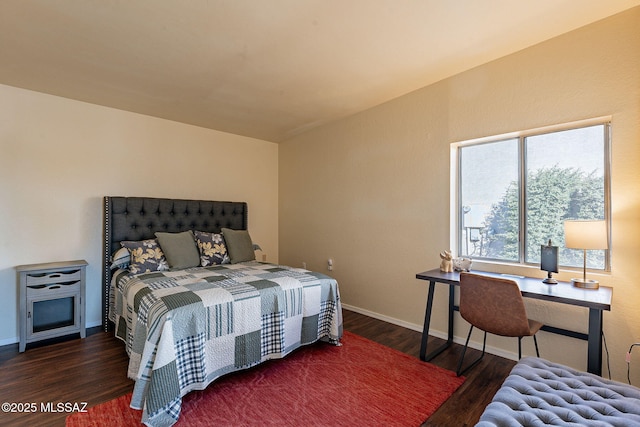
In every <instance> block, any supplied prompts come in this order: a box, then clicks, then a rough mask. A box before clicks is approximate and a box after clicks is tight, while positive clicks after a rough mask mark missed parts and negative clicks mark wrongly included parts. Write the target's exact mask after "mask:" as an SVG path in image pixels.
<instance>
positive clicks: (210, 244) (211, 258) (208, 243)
mask: <svg viewBox="0 0 640 427" xmlns="http://www.w3.org/2000/svg"><path fill="white" fill-rule="evenodd" d="M193 235H194V236H195V238H196V243H197V244H198V251H199V252H200V265H201V266H202V267H206V266H209V265H219V264H229V262H230V260H229V254H228V252H227V245H226V244H225V242H224V238H223V237H222V234H217V233H205V232H204V231H194V232H193Z"/></svg>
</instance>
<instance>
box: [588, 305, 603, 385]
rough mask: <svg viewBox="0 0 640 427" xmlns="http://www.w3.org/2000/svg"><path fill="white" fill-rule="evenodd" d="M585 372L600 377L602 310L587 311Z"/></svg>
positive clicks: (591, 309)
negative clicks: (587, 330) (587, 338)
mask: <svg viewBox="0 0 640 427" xmlns="http://www.w3.org/2000/svg"><path fill="white" fill-rule="evenodd" d="M587 372H590V373H592V374H596V375H602V310H598V309H596V308H590V309H589V340H588V344H587Z"/></svg>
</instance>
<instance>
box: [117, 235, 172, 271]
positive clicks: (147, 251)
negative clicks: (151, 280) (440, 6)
mask: <svg viewBox="0 0 640 427" xmlns="http://www.w3.org/2000/svg"><path fill="white" fill-rule="evenodd" d="M120 245H121V246H122V247H123V248H127V249H128V250H129V253H131V264H129V271H130V272H131V273H133V274H140V273H150V272H152V271H163V270H168V269H169V264H168V263H167V259H166V258H165V256H164V253H163V252H162V249H160V245H159V244H158V241H157V240H156V239H149V240H140V241H137V242H134V241H123V242H120Z"/></svg>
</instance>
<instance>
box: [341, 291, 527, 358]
mask: <svg viewBox="0 0 640 427" xmlns="http://www.w3.org/2000/svg"><path fill="white" fill-rule="evenodd" d="M342 307H343V308H344V309H346V310H349V311H353V312H356V313H359V314H363V315H365V316H369V317H373V318H374V319H378V320H382V321H383V322H387V323H391V324H392V325H397V326H401V327H403V328H407V329H411V330H412V331H418V332H422V325H417V324H415V323H410V322H405V321H404V320H400V319H396V318H394V317H389V316H385V315H383V314H380V313H376V312H373V311H369V310H365V309H363V308H360V307H355V306H353V305H349V304H344V303H343V304H342ZM474 333H475V331H474ZM429 335H431V336H434V337H436V338H440V339H443V340H446V339H447V333H446V332H443V331H434V330H433V329H431V331H429ZM514 339H515V338H514ZM465 340H466V337H464V338H461V337H456V336H454V337H453V342H454V343H456V344H460V345H464V342H465ZM469 347H471V348H474V349H476V350H482V343H480V342H475V341H473V340H472V341H470V342H469ZM485 351H486V352H487V353H490V354H493V355H495V356H500V357H504V358H505V359H509V360H515V361H517V360H518V355H517V354H516V353H515V352H510V351H506V350H504V349H501V348H497V347H493V346H487V347H486V349H485Z"/></svg>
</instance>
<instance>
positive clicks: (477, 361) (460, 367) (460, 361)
mask: <svg viewBox="0 0 640 427" xmlns="http://www.w3.org/2000/svg"><path fill="white" fill-rule="evenodd" d="M471 332H473V325H471V327H470V328H469V334H468V335H467V341H466V342H465V343H464V348H463V349H462V354H461V355H460V360H459V361H458V368H457V369H456V375H457V376H460V375H462V374H463V373H464V372H466V371H468V370H469V369H471V368H472V367H474V366H475V365H477V364H478V363H479V362H480V361H481V360H482V358H483V357H484V351H485V347H486V345H487V333H486V332H485V331H483V332H484V339H483V341H482V354H481V355H480V357H478V358H477V359H476V360H474V361H473V362H471V363H470V364H469V365H468V366H467V367H466V368H464V369H462V362H464V355H465V353H466V352H467V347H468V346H469V339H471Z"/></svg>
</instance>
